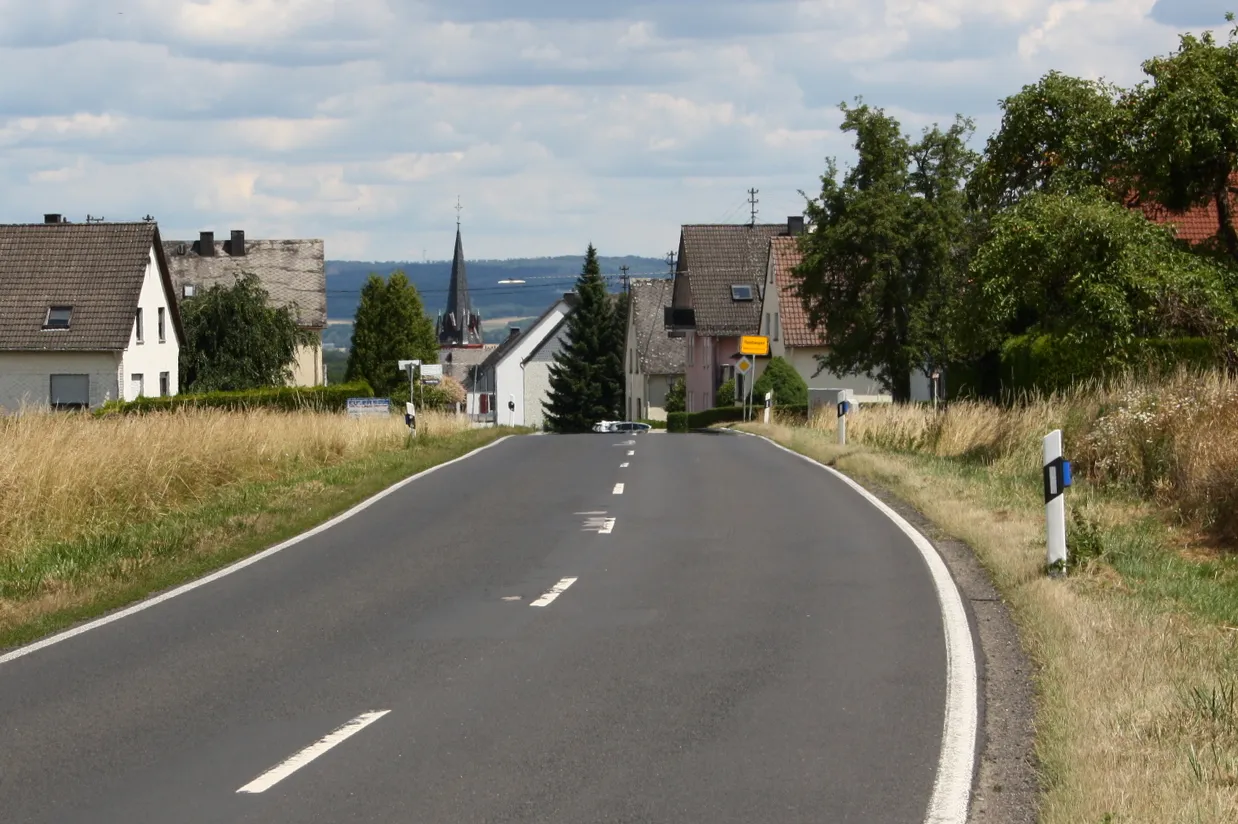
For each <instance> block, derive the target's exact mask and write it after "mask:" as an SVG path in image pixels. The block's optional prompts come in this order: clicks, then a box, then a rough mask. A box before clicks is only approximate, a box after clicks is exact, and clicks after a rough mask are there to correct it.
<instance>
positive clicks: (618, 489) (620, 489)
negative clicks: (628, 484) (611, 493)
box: [615, 484, 623, 495]
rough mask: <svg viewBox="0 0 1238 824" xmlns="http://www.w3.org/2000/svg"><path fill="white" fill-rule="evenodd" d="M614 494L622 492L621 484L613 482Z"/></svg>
mask: <svg viewBox="0 0 1238 824" xmlns="http://www.w3.org/2000/svg"><path fill="white" fill-rule="evenodd" d="M615 494H616V495H622V494H623V484H615Z"/></svg>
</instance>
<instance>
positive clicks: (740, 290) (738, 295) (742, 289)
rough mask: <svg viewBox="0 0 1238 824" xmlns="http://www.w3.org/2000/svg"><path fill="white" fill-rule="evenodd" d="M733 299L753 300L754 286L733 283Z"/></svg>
mask: <svg viewBox="0 0 1238 824" xmlns="http://www.w3.org/2000/svg"><path fill="white" fill-rule="evenodd" d="M731 300H752V286H750V285H749V284H747V283H733V284H731Z"/></svg>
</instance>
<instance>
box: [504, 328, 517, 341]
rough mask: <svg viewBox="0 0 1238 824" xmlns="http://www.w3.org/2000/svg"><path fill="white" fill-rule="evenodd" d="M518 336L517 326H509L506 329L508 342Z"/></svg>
mask: <svg viewBox="0 0 1238 824" xmlns="http://www.w3.org/2000/svg"><path fill="white" fill-rule="evenodd" d="M519 334H520V327H519V326H511V327H509V328H508V330H507V338H508V340H511V339H512V338H514V337H516V336H517V335H519Z"/></svg>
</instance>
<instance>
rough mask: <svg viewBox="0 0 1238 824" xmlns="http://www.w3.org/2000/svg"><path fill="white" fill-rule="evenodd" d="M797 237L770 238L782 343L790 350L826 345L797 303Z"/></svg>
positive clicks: (822, 336) (799, 303)
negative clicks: (794, 271) (795, 274)
mask: <svg viewBox="0 0 1238 824" xmlns="http://www.w3.org/2000/svg"><path fill="white" fill-rule="evenodd" d="M798 240H799V238H798V237H793V236H791V235H780V236H778V237H774V238H770V241H769V254H770V257H771V258H773V261H774V284H775V285H776V286H777V287H778V311H779V322H780V325H781V327H782V340H783V343H784V344H785V345H787V346H791V347H799V346H825V334H824V332H819V331H815V330H813V329H812V327H811V326H809V324H808V313H807V312H805V311H804V303H803V301H801V300H800V296H799V292H798V291H797V287H798V286H799V278H797V277H795V276H794V275H793V274H792V270H793V269H794V268H795V267H796V266H799V264H800V261H801V260H803V255H802V254H800V247H799V243H798V242H797V241H798Z"/></svg>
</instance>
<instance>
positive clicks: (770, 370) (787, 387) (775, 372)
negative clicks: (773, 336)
mask: <svg viewBox="0 0 1238 824" xmlns="http://www.w3.org/2000/svg"><path fill="white" fill-rule="evenodd" d="M770 391H772V392H773V393H774V404H775V405H777V406H801V405H807V404H808V384H807V383H805V382H804V379H803V378H802V377H801V376H800V373H799V372H796V371H795V367H794V366H792V365H791V364H790V363H788V362H787V361H786V360H784V359H783V358H778V357H775V358H770V361H769V363H768V364H767V365H766V367H765V371H764V372H762V373H761V377H759V378H757V382H756V385H755V386H753V387H752V393H753V395H752V397H753V402H754V403H756V404H758V405H760V404H763V403H765V393H766V392H770Z"/></svg>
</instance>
